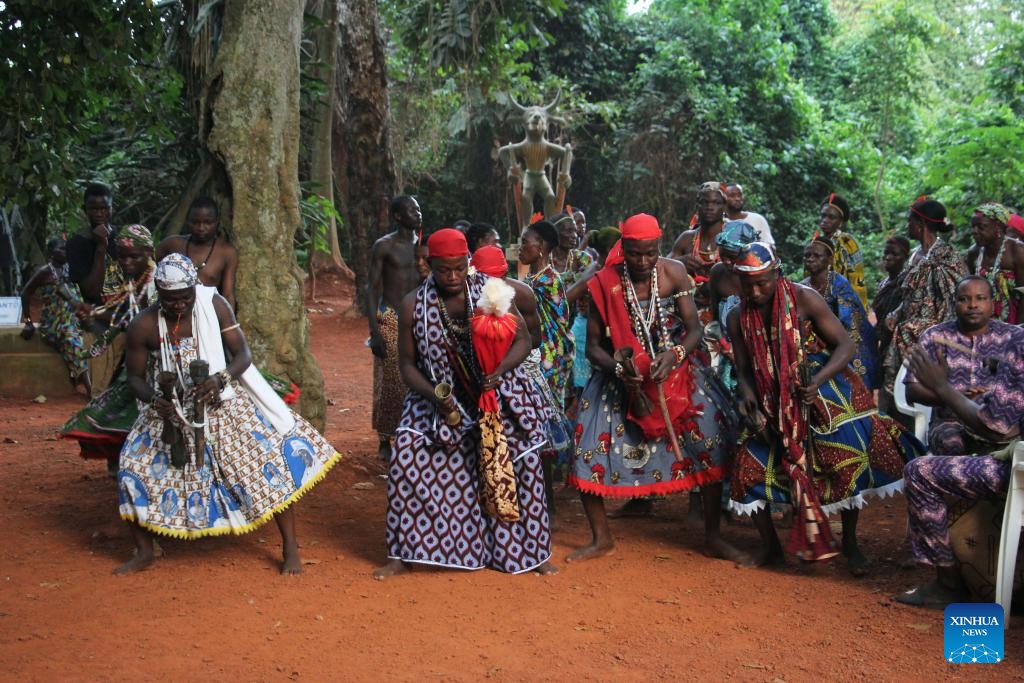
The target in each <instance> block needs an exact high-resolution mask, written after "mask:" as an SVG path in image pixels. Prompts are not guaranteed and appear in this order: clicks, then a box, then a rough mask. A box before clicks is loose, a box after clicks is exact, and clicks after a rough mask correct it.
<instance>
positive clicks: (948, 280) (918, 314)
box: [882, 239, 967, 393]
mask: <svg viewBox="0 0 1024 683" xmlns="http://www.w3.org/2000/svg"><path fill="white" fill-rule="evenodd" d="M908 263H909V264H910V265H909V266H908V267H907V269H906V271H905V274H904V277H903V288H902V298H903V303H901V304H900V306H899V308H898V309H896V314H895V315H896V329H895V331H894V332H893V338H892V344H890V345H889V348H888V350H887V351H886V354H885V358H884V359H883V361H882V363H883V367H884V370H885V390H886V391H888V392H889V393H892V385H893V382H895V381H896V375H897V373H899V371H900V366H901V365H903V360H904V359H905V358H906V357H907V354H908V353H909V352H910V349H911V347H913V346H914V344H916V343H917V340H918V338H919V337H920V336H921V333H922V332H924V331H925V330H927V329H928V328H929V327H931V326H932V325H936V324H938V323H941V322H943V321H946V320H950V319H951V318H953V315H954V299H955V295H956V283H957V282H959V280H960V278H962V277H963V276H964V275H967V266H966V265H964V260H963V259H962V258H960V253H959V252H958V251H957V250H956V249H954V248H953V247H952V246H950V245H949V244H946V242H944V241H943V240H942V239H937V240H935V242H934V243H933V244H932V246H931V249H929V250H928V251H927V252H924V253H922V251H921V247H918V248H917V249H915V250H914V252H913V253H912V254H911V255H910V260H909V261H908Z"/></svg>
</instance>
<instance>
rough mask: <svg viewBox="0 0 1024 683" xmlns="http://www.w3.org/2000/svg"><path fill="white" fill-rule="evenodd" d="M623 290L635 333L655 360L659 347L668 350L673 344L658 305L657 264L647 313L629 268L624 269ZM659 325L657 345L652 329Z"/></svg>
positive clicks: (652, 274)
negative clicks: (670, 341)
mask: <svg viewBox="0 0 1024 683" xmlns="http://www.w3.org/2000/svg"><path fill="white" fill-rule="evenodd" d="M622 290H623V292H625V295H626V296H625V299H626V312H627V313H629V319H630V322H631V323H632V325H633V331H634V332H635V333H636V335H637V337H638V338H639V339H640V343H641V344H642V345H643V347H644V350H645V351H646V352H647V353H648V354H649V355H650V356H651V357H652V358H653V357H654V356H655V355H656V354H657V353H658V345H659V344H660V347H661V348H662V349H667V348H668V347H669V346H671V344H670V343H669V338H668V325H666V324H665V320H664V314H663V313H662V310H661V306H659V305H658V296H659V291H658V266H657V264H655V266H654V270H652V271H651V291H650V293H649V294H648V303H647V311H646V312H644V310H643V306H641V305H640V299H639V298H638V297H637V295H636V288H635V287H634V286H633V279H632V278H631V277H630V276H629V268H628V267H626V266H625V265H624V266H623V267H622ZM655 324H657V325H658V332H659V334H658V339H657V342H658V344H656V342H655V337H654V335H653V334H652V328H654V326H655Z"/></svg>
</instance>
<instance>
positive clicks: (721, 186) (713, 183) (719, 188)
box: [697, 180, 725, 199]
mask: <svg viewBox="0 0 1024 683" xmlns="http://www.w3.org/2000/svg"><path fill="white" fill-rule="evenodd" d="M705 192H717V193H718V194H720V195H722V199H725V183H722V182H719V181H717V180H709V181H707V182H706V183H701V185H700V189H699V190H697V195H698V196H699V195H703V194H704V193H705Z"/></svg>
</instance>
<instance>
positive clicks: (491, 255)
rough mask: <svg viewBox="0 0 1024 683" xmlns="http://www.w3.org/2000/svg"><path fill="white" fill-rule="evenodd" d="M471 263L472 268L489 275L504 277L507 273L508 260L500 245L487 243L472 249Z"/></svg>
mask: <svg viewBox="0 0 1024 683" xmlns="http://www.w3.org/2000/svg"><path fill="white" fill-rule="evenodd" d="M431 253H433V252H431ZM472 263H473V267H474V268H476V269H477V270H479V271H480V272H481V273H483V274H485V275H490V276H491V277H505V274H506V273H508V261H506V260H505V252H504V251H502V250H501V247H496V246H494V245H493V244H488V245H486V246H483V247H480V248H479V249H477V250H476V251H474V252H473V259H472Z"/></svg>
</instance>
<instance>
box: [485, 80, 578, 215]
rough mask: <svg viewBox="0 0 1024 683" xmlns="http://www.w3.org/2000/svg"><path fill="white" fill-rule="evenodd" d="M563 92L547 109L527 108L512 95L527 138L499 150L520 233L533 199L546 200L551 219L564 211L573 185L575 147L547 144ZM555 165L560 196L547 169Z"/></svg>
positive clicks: (545, 206) (530, 212)
mask: <svg viewBox="0 0 1024 683" xmlns="http://www.w3.org/2000/svg"><path fill="white" fill-rule="evenodd" d="M560 95H561V93H559V94H558V95H555V99H554V100H552V102H551V103H550V104H548V105H546V106H543V107H539V106H533V107H524V106H523V105H521V104H519V103H518V102H516V100H515V98H513V97H511V96H509V99H510V100H512V104H514V105H515V107H516V109H518V110H519V112H520V113H521V114H522V115H523V121H524V123H525V124H526V137H525V138H523V140H522V142H516V143H509V144H507V145H505V146H503V147H501V148H500V149H498V158H499V159H500V160H501V162H502V164H504V165H505V168H506V169H507V171H508V178H509V182H511V183H513V187H514V191H515V195H516V219H517V221H518V225H519V232H520V234H522V231H523V230H524V229H525V228H526V227H527V225H528V224H529V221H530V215H531V214H532V213H533V198H534V196H536V195H538V194H539V195H540V196H541V198H542V199H543V200H544V215H545V216H552V215H554V214H556V213H558V212H559V211H561V210H562V204H563V203H564V202H565V192H566V190H568V189H569V186H570V185H571V184H572V177H571V176H570V175H569V173H570V166H571V165H572V148H571V147H570V146H569V145H567V144H566V145H556V144H555V143H553V142H548V140H547V132H548V121H549V120H550V119H551V118H552V117H551V110H552V109H553V108H554V106H555V105H556V104H558V99H559V96H560ZM550 163H555V164H556V167H555V168H556V176H555V183H556V185H557V190H558V191H557V194H556V192H555V190H553V189H552V188H551V182H550V181H549V180H548V173H547V167H548V165H549V164H550Z"/></svg>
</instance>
